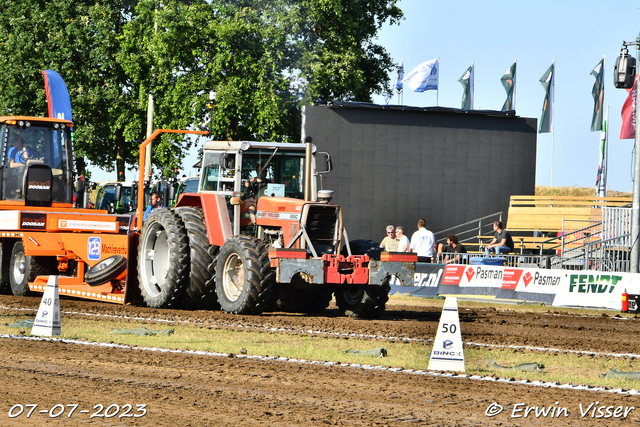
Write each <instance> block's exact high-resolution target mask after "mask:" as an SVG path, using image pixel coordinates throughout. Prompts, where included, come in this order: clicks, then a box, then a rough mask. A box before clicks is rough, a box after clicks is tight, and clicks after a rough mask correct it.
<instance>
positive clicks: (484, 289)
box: [438, 265, 567, 304]
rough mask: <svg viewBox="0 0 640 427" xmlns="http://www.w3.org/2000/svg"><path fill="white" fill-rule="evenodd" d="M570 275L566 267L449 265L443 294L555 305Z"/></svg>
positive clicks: (442, 282) (443, 277)
mask: <svg viewBox="0 0 640 427" xmlns="http://www.w3.org/2000/svg"><path fill="white" fill-rule="evenodd" d="M566 275H567V272H566V271H562V270H544V269H537V268H511V267H502V266H493V265H448V266H446V267H445V269H444V274H443V275H442V281H441V283H440V289H439V291H438V294H439V295H477V296H489V297H495V298H500V299H515V300H523V301H539V302H544V303H548V304H551V303H552V302H553V299H554V297H555V294H556V292H557V290H558V288H559V286H560V282H561V279H562V278H563V277H564V276H566Z"/></svg>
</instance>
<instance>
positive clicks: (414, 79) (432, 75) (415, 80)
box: [402, 58, 438, 92]
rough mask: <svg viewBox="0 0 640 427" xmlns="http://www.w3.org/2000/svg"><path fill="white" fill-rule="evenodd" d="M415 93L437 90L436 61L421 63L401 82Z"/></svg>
mask: <svg viewBox="0 0 640 427" xmlns="http://www.w3.org/2000/svg"><path fill="white" fill-rule="evenodd" d="M402 83H405V84H406V85H407V86H409V87H410V88H411V89H413V90H414V91H416V92H424V91H425V90H434V89H435V90H437V89H438V59H437V58H436V59H432V60H430V61H426V62H423V63H422V64H420V65H418V66H417V67H416V68H414V69H413V70H411V72H410V73H409V74H408V75H407V77H406V78H405V79H404V80H402Z"/></svg>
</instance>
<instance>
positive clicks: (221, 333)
mask: <svg viewBox="0 0 640 427" xmlns="http://www.w3.org/2000/svg"><path fill="white" fill-rule="evenodd" d="M29 318H33V316H27V315H24V314H21V313H20V314H18V313H15V314H14V313H4V314H0V334H9V335H20V334H22V335H29V334H30V332H31V331H30V330H24V329H22V330H21V329H16V328H11V327H9V326H8V325H9V324H12V323H14V322H17V321H20V320H26V319H29ZM142 327H146V328H148V329H156V330H166V329H174V333H173V335H170V336H163V335H151V336H149V335H147V336H137V335H119V334H113V333H111V332H112V331H113V330H114V329H134V328H142ZM60 338H64V339H73V340H85V341H90V342H107V343H117V344H124V345H129V346H134V347H159V348H168V349H180V350H196V351H198V350H199V351H209V352H218V353H231V354H245V353H246V354H248V355H258V356H283V357H287V358H291V359H306V360H318V361H333V362H341V363H349V364H360V365H374V366H388V367H394V368H403V369H414V370H426V369H427V368H428V365H429V355H430V354H431V349H432V346H431V344H429V343H419V342H387V341H377V340H374V339H367V340H365V339H349V338H347V337H343V338H333V337H327V336H315V335H306V334H282V333H277V332H256V331H243V330H240V331H236V330H226V329H216V328H208V327H198V326H195V325H180V324H173V325H171V326H167V325H166V324H159V323H156V322H130V321H119V320H105V319H96V318H88V319H76V318H70V319H64V318H63V319H62V335H61V336H60ZM380 347H384V348H385V349H386V350H387V357H384V358H375V357H371V356H364V355H359V354H353V353H345V351H348V350H372V349H376V348H380ZM464 354H465V361H466V372H467V373H470V374H475V375H485V376H486V375H494V376H497V377H502V378H505V377H506V378H515V379H517V380H520V379H528V380H531V381H535V380H538V381H545V382H554V381H557V382H560V383H571V384H574V385H579V384H583V385H592V386H603V387H612V388H625V389H628V388H635V389H640V381H633V380H625V379H612V378H600V376H599V375H600V374H603V373H605V372H607V371H608V370H609V369H610V368H614V369H617V370H619V371H622V372H632V371H640V366H638V363H637V361H635V360H633V358H628V357H603V356H591V355H582V354H562V353H539V352H531V351H523V350H513V349H494V348H479V347H466V348H465V349H464ZM493 361H495V362H496V363H497V364H498V365H501V366H515V365H519V364H523V363H532V362H536V363H539V364H541V365H544V366H545V368H544V369H543V370H542V371H541V372H518V371H513V370H502V369H492V368H490V367H489V366H490V363H491V362H493Z"/></svg>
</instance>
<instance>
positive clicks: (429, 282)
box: [389, 262, 444, 297]
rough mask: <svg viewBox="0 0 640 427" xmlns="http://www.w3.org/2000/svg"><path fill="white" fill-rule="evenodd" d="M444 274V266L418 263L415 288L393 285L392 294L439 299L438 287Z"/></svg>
mask: <svg viewBox="0 0 640 427" xmlns="http://www.w3.org/2000/svg"><path fill="white" fill-rule="evenodd" d="M443 272H444V265H443V264H427V263H423V262H417V263H416V270H415V273H414V275H413V286H402V285H393V284H392V285H391V290H390V291H389V293H390V294H395V293H400V294H410V295H413V296H418V297H437V296H438V285H439V284H440V280H441V279H442V273H443Z"/></svg>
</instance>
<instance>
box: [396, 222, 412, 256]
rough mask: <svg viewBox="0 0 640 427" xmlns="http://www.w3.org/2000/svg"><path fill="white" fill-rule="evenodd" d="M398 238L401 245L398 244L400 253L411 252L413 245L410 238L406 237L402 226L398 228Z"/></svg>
mask: <svg viewBox="0 0 640 427" xmlns="http://www.w3.org/2000/svg"><path fill="white" fill-rule="evenodd" d="M396 236H397V237H398V239H399V240H400V243H398V252H409V247H410V246H411V243H410V242H409V238H408V237H407V236H405V235H404V227H402V226H400V225H399V226H397V227H396Z"/></svg>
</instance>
